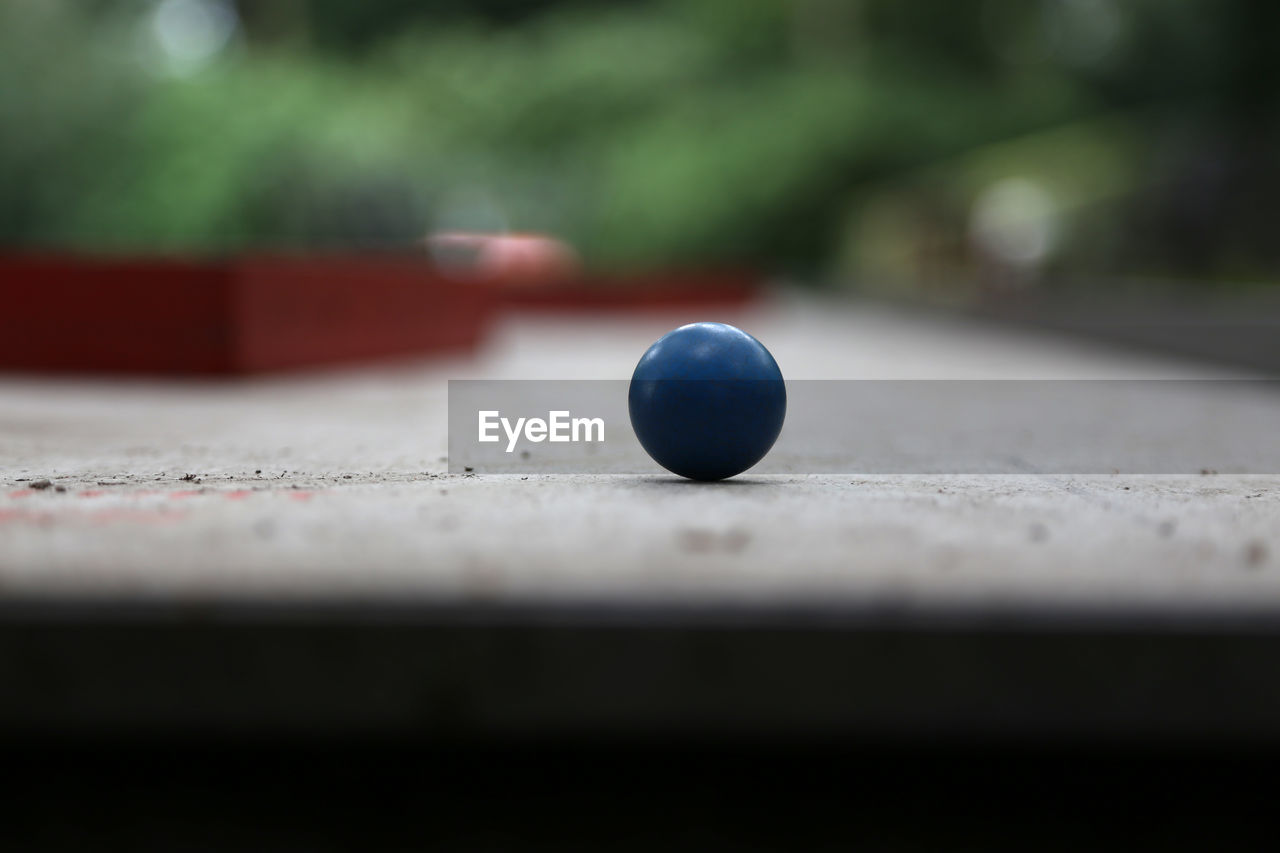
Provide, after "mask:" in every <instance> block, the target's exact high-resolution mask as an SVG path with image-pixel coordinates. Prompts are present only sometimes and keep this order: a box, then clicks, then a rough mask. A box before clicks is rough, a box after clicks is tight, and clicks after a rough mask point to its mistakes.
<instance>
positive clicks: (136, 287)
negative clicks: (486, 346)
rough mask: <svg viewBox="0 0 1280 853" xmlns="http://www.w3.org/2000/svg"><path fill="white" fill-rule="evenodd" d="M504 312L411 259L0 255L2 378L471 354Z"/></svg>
mask: <svg viewBox="0 0 1280 853" xmlns="http://www.w3.org/2000/svg"><path fill="white" fill-rule="evenodd" d="M496 307H497V298H496V293H495V292H494V289H493V288H491V287H484V286H476V285H474V284H471V283H466V282H457V281H451V280H449V279H447V278H444V277H442V276H441V275H440V274H439V273H438V272H437V271H436V270H435V269H434V268H433V267H432V266H431V265H430V264H429V263H428V262H427V261H426V260H425V259H422V258H418V257H414V256H410V255H406V256H397V255H387V256H381V255H378V256H374V255H368V256H365V255H334V256H301V255H299V256H284V255H275V256H267V255H262V256H245V257H238V258H234V259H227V260H211V261H202V260H187V259H158V258H92V257H77V256H61V255H24V256H6V257H0V369H4V370H29V371H51V372H83V373H147V374H183V375H193V374H194V375H199V374H207V375H226V374H245V373H259V372H264V371H274V370H285V369H292V368H300V367H308V366H318V365H326V364H339V363H349V362H358V361H366V360H371V359H383V358H391V357H397V356H413V355H422V354H428V353H436V352H442V351H447V350H456V349H465V348H467V347H470V346H473V345H475V344H476V342H477V341H478V340H479V338H480V335H481V332H482V330H483V328H484V326H485V324H486V322H487V321H488V319H489V318H490V317H491V315H492V314H493V312H494V310H495V309H496Z"/></svg>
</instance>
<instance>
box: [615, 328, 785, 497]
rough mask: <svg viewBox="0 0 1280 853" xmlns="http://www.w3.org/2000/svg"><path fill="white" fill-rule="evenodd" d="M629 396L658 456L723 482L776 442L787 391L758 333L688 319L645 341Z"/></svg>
mask: <svg viewBox="0 0 1280 853" xmlns="http://www.w3.org/2000/svg"><path fill="white" fill-rule="evenodd" d="M627 402H628V405H629V408H630V410H631V426H632V428H634V429H635V433H636V437H637V438H639V439H640V444H641V446H642V447H644V449H645V451H646V452H647V453H648V454H649V455H650V456H652V457H653V460H654V461H655V462H657V463H658V464H659V465H661V466H662V467H663V468H666V469H667V470H668V471H671V472H672V473H673V474H679V475H680V476H682V477H688V478H690V479H692V480H723V479H724V478H725V477H732V476H733V475H734V474H741V473H742V472H743V471H745V470H747V469H748V468H750V467H751V466H752V465H754V464H756V463H757V462H759V461H760V460H761V459H763V458H764V455H765V454H766V453H768V452H769V448H771V447H773V443H774V442H775V441H777V439H778V433H780V432H781V431H782V421H783V418H785V417H786V414H787V389H786V386H785V384H784V383H783V381H782V371H781V370H779V369H778V363H777V362H776V361H774V360H773V356H772V355H770V354H769V351H768V350H767V349H765V348H764V345H763V344H761V343H760V342H759V341H757V340H756V339H755V338H753V337H751V336H750V335H748V334H747V333H746V332H744V331H742V330H741V329H737V328H734V327H733V326H729V325H726V324H724V323H691V324H690V325H688V326H681V327H680V328H678V329H676V330H675V331H673V332H668V333H667V334H666V335H663V337H662V338H661V339H660V340H659V341H658V342H657V343H656V344H654V345H653V346H651V347H649V350H648V352H646V353H645V354H644V356H643V357H642V358H641V359H640V363H639V364H638V365H636V371H635V373H634V374H633V375H632V376H631V389H630V392H629V394H628V399H627Z"/></svg>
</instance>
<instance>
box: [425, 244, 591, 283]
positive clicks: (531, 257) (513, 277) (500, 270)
mask: <svg viewBox="0 0 1280 853" xmlns="http://www.w3.org/2000/svg"><path fill="white" fill-rule="evenodd" d="M425 242H426V244H427V250H428V251H429V252H430V253H431V256H432V258H434V260H435V262H436V263H437V265H439V266H440V268H441V269H442V270H444V271H445V272H446V273H451V274H453V275H456V276H460V277H468V278H473V279H477V280H480V281H485V282H496V283H498V284H500V285H502V286H508V287H510V286H514V287H528V286H538V285H549V284H557V283H560V282H565V281H571V280H574V279H577V278H578V277H579V276H580V275H581V271H582V264H581V263H580V261H579V259H578V253H577V252H575V251H574V250H573V247H571V246H570V245H569V244H568V243H566V242H564V241H563V240H559V239H557V238H555V237H551V236H549V235H546V234H482V233H474V232H467V231H445V232H441V233H437V234H431V235H428V236H427V238H426V241H425Z"/></svg>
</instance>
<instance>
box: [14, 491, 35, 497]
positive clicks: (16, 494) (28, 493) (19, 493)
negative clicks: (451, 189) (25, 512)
mask: <svg viewBox="0 0 1280 853" xmlns="http://www.w3.org/2000/svg"><path fill="white" fill-rule="evenodd" d="M35 493H36V491H35V489H18V490H16V491H12V492H10V493H9V497H11V498H26V497H30V496H31V495H34V494H35Z"/></svg>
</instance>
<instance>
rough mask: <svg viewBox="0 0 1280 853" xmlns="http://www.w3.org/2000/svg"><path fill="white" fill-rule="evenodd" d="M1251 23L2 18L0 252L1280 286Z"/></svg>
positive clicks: (201, 6)
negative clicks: (281, 253) (350, 253)
mask: <svg viewBox="0 0 1280 853" xmlns="http://www.w3.org/2000/svg"><path fill="white" fill-rule="evenodd" d="M1277 25H1280V10H1278V9H1277V7H1275V6H1274V5H1273V4H1264V3H1257V2H1251V0H1184V2H1179V3H1166V2H1157V0H950V1H949V2H916V3H902V2H897V0H615V2H591V3H587V2H583V1H582V0H465V1H464V0H435V2H418V0H367V2H361V3H351V2H344V0H5V2H4V3H3V4H0V125H2V126H3V127H4V128H5V132H4V133H3V135H0V186H2V187H3V193H2V194H0V245H3V246H6V247H8V248H19V249H57V250H66V249H70V250H80V251H92V252H99V251H106V252H112V253H117V252H118V253H139V252H146V253H155V252H161V253H193V252H194V253H201V254H206V253H207V254H222V253H229V252H234V251H239V250H245V249H256V248H264V247H270V248H280V247H291V248H310V247H334V246H341V247H379V248H381V247H394V246H404V245H408V244H410V243H412V241H414V240H417V239H420V238H421V237H422V235H424V234H426V233H428V232H431V231H441V230H450V231H452V230H463V231H508V230H509V231H515V232H544V233H551V234H556V235H559V236H561V237H563V238H564V239H565V240H566V241H567V242H569V243H570V244H572V246H574V247H575V248H576V249H577V251H578V252H579V253H580V255H581V256H582V258H583V260H584V262H585V263H586V264H587V265H588V266H589V267H592V268H596V269H601V268H608V269H626V268H638V267H645V268H655V267H678V266H682V265H683V266H690V265H696V266H707V265H715V264H744V265H750V266H752V267H754V268H757V269H761V270H764V271H767V272H769V273H771V274H777V275H786V276H792V277H794V278H796V279H797V280H801V281H804V282H808V283H814V284H815V285H819V284H825V285H826V286H841V287H855V288H860V289H862V290H864V291H867V292H879V293H887V294H895V295H907V296H928V297H931V298H937V299H943V300H960V301H963V300H966V299H971V298H973V297H974V296H975V295H981V294H983V293H986V292H990V291H1009V290H1026V289H1028V288H1040V289H1056V290H1071V289H1075V290H1079V289H1088V288H1091V287H1092V288H1098V287H1105V288H1110V289H1114V288H1116V287H1120V286H1123V285H1124V284H1126V283H1133V282H1150V281H1160V282H1163V283H1170V284H1171V286H1175V287H1176V286H1185V287H1186V288H1191V289H1195V290H1199V291H1203V290H1206V289H1214V290H1240V289H1250V290H1256V289H1258V288H1262V287H1267V286H1270V285H1271V284H1272V283H1274V282H1275V281H1276V280H1277V275H1278V273H1280V241H1278V240H1277V239H1276V238H1275V234H1274V229H1275V220H1274V217H1273V216H1272V215H1271V211H1272V203H1271V200H1272V199H1273V198H1274V197H1275V196H1276V193H1277V192H1280V166H1277V160H1276V158H1275V157H1273V156H1272V152H1273V150H1274V149H1275V148H1276V145H1277V142H1280V121H1278V120H1277V119H1278V117H1280V111H1278V110H1277V106H1278V104H1277V99H1278V94H1277V93H1278V91H1280V90H1277V87H1276V85H1275V84H1276V81H1277V80H1280V54H1277V52H1276V51H1275V50H1274V48H1273V46H1272V44H1271V42H1272V39H1273V34H1274V33H1275V32H1276V29H1277Z"/></svg>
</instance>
